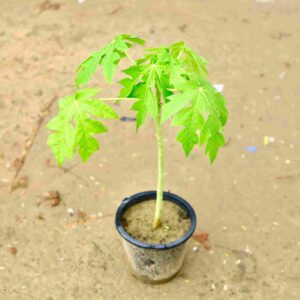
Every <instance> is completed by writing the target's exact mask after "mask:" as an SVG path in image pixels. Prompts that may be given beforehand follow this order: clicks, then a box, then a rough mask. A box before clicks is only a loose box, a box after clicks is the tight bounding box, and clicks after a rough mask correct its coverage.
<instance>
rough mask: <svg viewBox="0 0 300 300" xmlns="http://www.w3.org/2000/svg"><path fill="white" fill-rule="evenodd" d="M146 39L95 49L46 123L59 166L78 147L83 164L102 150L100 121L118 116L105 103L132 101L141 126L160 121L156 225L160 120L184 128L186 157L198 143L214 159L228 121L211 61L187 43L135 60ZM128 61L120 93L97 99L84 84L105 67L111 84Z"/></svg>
mask: <svg viewBox="0 0 300 300" xmlns="http://www.w3.org/2000/svg"><path fill="white" fill-rule="evenodd" d="M135 44H137V45H144V41H143V40H142V39H140V38H138V37H134V36H131V35H126V34H122V35H118V36H116V38H115V39H114V40H113V41H112V42H111V43H109V44H108V45H107V46H105V47H104V48H102V49H101V50H99V51H96V52H95V53H93V54H92V55H91V56H90V57H88V58H87V59H86V60H85V61H84V62H83V63H82V64H81V65H80V66H79V67H78V69H77V70H76V79H75V84H76V91H75V94H74V95H72V96H67V97H65V98H63V99H61V100H60V101H59V112H58V115H57V116H55V117H54V118H53V119H52V120H51V121H50V122H49V123H48V124H47V128H48V129H50V130H52V131H54V133H52V134H51V135H50V136H49V139H48V145H49V146H50V147H51V148H52V151H53V154H54V157H55V159H56V161H57V163H58V165H60V166H61V165H62V164H63V163H64V161H65V160H66V159H72V158H73V157H74V154H75V153H76V151H78V153H79V155H80V157H81V159H82V161H83V162H86V161H87V160H88V159H89V158H90V156H91V155H92V154H93V153H94V152H95V151H97V150H98V149H99V142H98V140H96V139H95V138H94V135H95V134H100V133H105V132H107V131H108V129H107V128H106V127H105V126H104V125H103V124H102V123H101V119H117V118H118V115H117V113H116V112H115V111H114V109H113V108H112V107H111V106H109V105H108V104H106V101H110V100H115V101H127V100H131V101H133V102H134V103H133V105H132V107H131V109H132V110H134V111H136V129H137V130H138V129H139V128H140V127H141V126H142V125H143V124H144V122H145V120H146V118H147V117H148V116H149V117H150V118H152V119H153V120H154V122H155V125H156V137H157V147H158V179H157V199H156V209H155V215H154V221H153V227H154V228H157V227H159V226H160V225H161V215H162V210H163V197H162V196H163V182H164V176H163V174H164V142H163V132H162V124H163V123H164V122H166V121H167V120H169V119H172V125H174V126H179V127H181V129H180V132H179V134H178V135H177V141H178V142H180V143H181V145H182V148H183V150H184V152H185V155H186V156H188V155H189V154H190V153H191V151H192V149H193V148H194V147H195V146H202V145H204V146H205V153H206V154H207V155H208V156H209V159H210V161H211V162H213V161H214V160H215V158H216V156H217V153H218V149H219V148H220V147H221V146H223V145H224V143H225V140H224V135H223V127H224V125H225V123H226V120H227V115H228V113H227V110H226V107H225V98H224V97H223V96H222V95H221V94H220V93H219V92H217V90H216V89H215V88H214V87H213V86H212V85H211V84H210V83H209V82H208V81H207V79H206V76H207V70H206V65H207V61H206V60H205V59H204V58H203V57H202V56H199V55H198V54H197V53H196V52H194V51H193V50H192V49H191V48H189V47H188V46H187V45H186V44H185V43H184V42H178V43H175V44H172V45H170V46H162V47H160V48H150V49H146V50H145V55H144V56H143V57H142V58H139V59H137V60H134V59H133V58H132V57H131V56H130V55H129V54H128V50H129V49H130V48H131V47H132V46H133V45H135ZM124 58H127V59H129V61H130V63H131V66H130V67H129V68H127V69H125V70H123V71H122V72H123V73H124V74H125V78H123V79H122V80H121V81H119V83H120V84H121V86H122V88H121V89H120V93H119V96H118V97H113V98H96V94H97V93H98V92H99V89H93V88H88V87H86V88H82V86H84V85H86V84H87V83H88V82H89V81H90V79H91V78H92V77H93V76H94V74H95V72H96V70H97V68H98V67H99V66H100V65H101V66H102V71H103V74H104V77H105V79H106V80H107V82H108V83H109V84H111V83H112V82H113V78H114V76H115V72H116V68H117V66H118V64H119V62H120V61H121V59H124Z"/></svg>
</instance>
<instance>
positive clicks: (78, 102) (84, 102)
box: [47, 88, 118, 166]
mask: <svg viewBox="0 0 300 300" xmlns="http://www.w3.org/2000/svg"><path fill="white" fill-rule="evenodd" d="M97 92H98V90H96V89H90V88H86V89H82V90H79V91H77V92H76V94H75V95H74V96H68V97H66V98H63V99H61V100H60V102H59V112H58V115H57V116H56V117H54V118H53V119H52V120H50V122H49V123H48V124H47V128H48V129H50V130H52V131H54V133H52V134H51V135H50V136H49V138H48V145H49V146H50V147H51V148H52V152H53V154H54V157H55V159H56V161H57V163H58V165H60V166H61V165H62V164H63V163H64V161H65V160H66V159H72V158H73V156H74V154H75V152H76V150H77V149H78V153H79V155H80V157H81V159H82V160H83V162H85V161H87V160H88V159H89V157H90V156H91V155H92V154H93V153H94V152H95V151H97V150H98V149H99V143H98V141H97V140H96V139H95V138H94V137H93V136H94V135H95V134H100V133H105V132H107V131H108V130H107V128H106V127H105V126H104V125H103V124H102V123H101V122H100V121H99V120H96V119H94V118H95V117H99V118H101V119H116V118H118V115H117V114H116V112H115V111H114V110H113V109H112V108H111V107H110V106H108V105H107V104H106V103H104V102H102V101H101V100H100V99H93V98H91V97H93V96H94V95H95V94H96V93H97Z"/></svg>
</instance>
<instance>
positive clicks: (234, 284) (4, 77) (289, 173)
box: [0, 0, 300, 300]
mask: <svg viewBox="0 0 300 300" xmlns="http://www.w3.org/2000/svg"><path fill="white" fill-rule="evenodd" d="M50 2H51V3H52V6H51V5H48V4H47V5H46V4H45V5H44V6H41V5H42V3H45V0H27V1H20V0H9V1H1V10H0V65H1V68H0V87H1V89H0V299H1V300H2V299H3V300H20V299H22V300H41V299H43V300H44V299H45V300H50V299H52V300H60V299H63V300H82V299H88V300H101V299H102V300H115V299H120V298H121V299H122V300H140V299H143V300H152V299H161V300H169V299H172V300H181V299H189V300H200V299H201V300H219V299H230V300H269V299H272V300H282V299H288V300H298V299H299V295H300V275H299V270H300V254H299V252H300V251H299V250H300V237H299V228H300V201H299V199H300V184H299V183H300V176H299V175H300V171H299V170H300V151H299V149H300V138H299V137H300V122H299V120H300V106H299V94H300V85H299V74H300V51H299V50H300V39H299V33H300V2H299V0H285V1H283V0H269V1H268V0H243V1H241V0H230V1H229V0H227V1H225V0H189V1H182V0H145V1H140V0H130V1H121V0H86V1H84V3H82V4H79V3H78V1H76V0H72V1H70V0H52V1H50ZM48 3H49V2H48ZM55 3H59V4H61V5H60V8H59V9H58V5H55ZM120 33H130V34H138V35H141V36H142V37H143V38H145V39H146V40H147V46H148V47H156V46H158V45H160V44H169V43H172V42H175V41H180V40H184V41H186V42H187V43H188V44H189V45H190V46H191V47H192V48H193V49H195V51H197V52H199V53H200V54H201V55H203V56H204V57H205V58H206V59H207V60H208V61H209V65H208V69H209V80H210V81H212V82H213V83H223V84H224V91H223V94H224V95H225V96H226V98H227V99H228V106H229V121H228V125H227V126H226V130H225V134H226V137H227V138H228V143H227V145H226V147H224V148H223V149H221V150H220V152H219V155H218V158H217V159H216V161H215V162H214V164H213V165H211V164H210V163H209V161H208V159H207V157H204V155H203V149H201V150H200V149H195V151H193V153H192V154H191V155H190V156H189V157H188V158H185V157H184V154H183V152H182V149H181V147H180V145H179V143H178V142H176V134H177V132H178V131H177V130H176V128H175V127H170V126H169V124H164V125H165V126H164V135H165V150H166V159H165V161H166V170H165V171H166V174H165V175H166V176H165V190H166V191H167V190H169V189H170V190H171V191H172V192H173V193H175V194H178V195H179V196H180V195H184V198H185V199H186V200H188V202H189V203H190V204H192V205H193V207H194V209H195V211H196V213H197V216H198V226H199V227H198V230H197V232H199V231H205V232H208V233H209V242H210V246H211V249H210V250H205V249H204V248H203V247H202V246H201V243H199V242H197V241H196V240H194V239H191V240H190V241H189V242H188V243H187V255H186V259H185V263H184V267H183V269H182V271H181V273H180V274H179V276H177V277H176V278H174V279H173V280H172V281H170V282H168V283H166V284H164V285H160V286H157V287H153V286H150V285H145V284H143V283H142V282H139V281H138V280H136V279H135V278H133V277H132V276H130V275H129V274H128V272H127V261H126V258H125V253H124V250H123V248H122V243H121V239H120V236H119V235H118V233H117V232H116V229H115V226H114V217H113V216H114V214H115V211H116V209H117V207H118V206H119V204H120V201H121V200H122V199H124V198H125V197H128V196H130V195H132V194H135V193H137V192H141V191H146V190H153V189H155V186H156V145H155V133H154V126H153V123H152V122H147V123H146V124H145V126H143V128H141V130H140V131H139V132H138V134H136V130H135V124H134V122H121V121H114V122H107V126H108V128H109V131H110V132H109V134H105V135H101V136H100V137H99V141H100V143H101V149H100V151H99V152H97V153H96V154H95V155H94V156H93V157H92V159H91V160H90V161H89V162H87V163H86V164H82V163H81V162H80V159H79V158H78V157H77V158H76V160H75V161H72V162H68V163H67V164H66V165H64V167H63V168H57V167H56V166H55V163H54V161H53V157H52V154H51V152H50V149H49V147H48V146H47V144H46V141H47V136H48V131H47V130H46V129H45V122H47V121H48V120H49V118H50V117H52V116H54V114H56V112H57V107H56V104H57V103H56V102H55V104H54V106H53V107H52V108H51V109H50V116H48V117H47V118H46V119H45V122H44V123H43V124H42V125H41V127H40V129H39V131H38V132H37V135H36V138H35V139H34V142H33V144H32V147H31V148H30V151H29V152H28V155H27V158H26V161H25V163H24V165H23V168H22V169H21V171H20V174H19V176H18V179H21V178H22V177H23V178H22V180H21V183H22V184H21V186H20V187H19V188H17V189H15V190H14V192H12V193H9V192H8V190H9V187H10V185H11V180H12V179H13V178H14V174H15V168H16V166H17V165H18V162H19V161H20V160H21V161H22V157H23V156H22V155H23V153H22V152H23V150H24V149H25V150H26V149H28V144H27V142H28V139H31V138H32V136H33V131H34V130H35V128H37V127H36V126H37V124H39V122H40V117H41V115H42V114H43V110H44V109H45V107H48V105H49V103H51V100H52V99H53V98H54V97H56V98H60V97H64V96H65V95H70V94H71V93H73V92H74V77H73V75H74V69H75V68H76V67H77V66H78V64H79V63H80V62H81V61H82V60H84V59H85V58H86V57H87V55H89V54H90V53H92V52H94V51H96V50H98V49H99V48H100V47H101V46H102V45H104V44H105V43H107V42H109V41H111V40H112V38H113V37H114V35H116V34H120ZM131 50H132V51H130V54H131V55H132V56H133V57H134V58H136V57H138V56H139V55H140V54H141V48H138V47H135V48H133V49H131ZM101 78H102V77H100V76H98V75H96V76H95V80H94V81H93V83H92V84H91V86H96V85H100V86H101V87H102V92H101V94H100V95H102V96H103V97H112V96H115V95H118V89H119V87H120V85H118V84H115V85H112V86H109V87H107V86H106V85H105V84H104V81H103V80H102V79H101ZM118 79H120V78H118ZM129 108H130V104H127V103H121V105H120V106H116V109H117V111H118V113H119V114H120V116H121V117H122V116H126V117H133V116H134V114H132V113H130V112H129ZM268 137H272V138H273V139H269V138H268ZM271 140H272V142H271ZM268 141H269V142H268ZM29 144H30V143H29ZM245 146H256V147H257V151H256V152H255V153H253V152H249V151H247V150H246V149H245ZM18 158H19V160H18ZM26 178H28V180H26ZM27 185H28V186H27ZM26 186H27V187H26ZM49 191H58V192H59V194H60V197H61V202H60V204H59V205H57V206H51V205H48V203H49V204H50V201H49V200H47V202H45V201H44V200H43V199H44V196H45V193H47V192H49ZM40 201H42V203H41V205H38V203H39V202H40ZM72 210H73V211H74V213H71V212H70V211H72ZM78 211H80V213H77V212H78ZM81 212H84V213H86V216H84V214H83V213H81ZM12 247H15V248H16V251H17V252H16V254H15V255H13V254H12V253H11V250H10V249H12ZM13 252H15V250H13ZM116 286H117V287H116Z"/></svg>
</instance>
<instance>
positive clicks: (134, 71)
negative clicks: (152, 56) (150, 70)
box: [119, 65, 144, 98]
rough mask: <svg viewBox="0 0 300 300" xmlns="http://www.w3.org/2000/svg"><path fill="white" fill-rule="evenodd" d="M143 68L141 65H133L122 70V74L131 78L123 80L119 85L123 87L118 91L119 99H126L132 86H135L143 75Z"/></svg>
mask: <svg viewBox="0 0 300 300" xmlns="http://www.w3.org/2000/svg"><path fill="white" fill-rule="evenodd" d="M143 70H144V67H143V66H141V65H134V66H131V67H129V68H128V69H125V70H123V73H125V74H126V75H129V76H131V78H128V77H127V78H124V79H122V80H121V81H119V83H120V84H121V85H123V88H122V89H121V91H120V94H119V98H125V97H128V96H129V95H130V94H131V92H132V91H133V88H134V86H135V85H136V84H137V82H138V80H139V79H140V76H141V75H142V74H143Z"/></svg>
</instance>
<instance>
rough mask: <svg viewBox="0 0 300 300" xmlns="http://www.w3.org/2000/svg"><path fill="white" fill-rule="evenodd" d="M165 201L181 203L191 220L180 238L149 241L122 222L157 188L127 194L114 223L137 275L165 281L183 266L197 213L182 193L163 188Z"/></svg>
mask: <svg viewBox="0 0 300 300" xmlns="http://www.w3.org/2000/svg"><path fill="white" fill-rule="evenodd" d="M163 198H164V200H165V201H170V202H172V203H174V204H176V205H178V206H180V207H181V208H182V209H183V210H184V211H185V212H186V213H187V215H188V217H189V218H190V220H191V227H190V228H189V230H188V231H187V232H186V233H185V234H184V235H183V236H182V237H181V238H179V239H178V240H176V241H174V242H171V243H167V244H147V243H143V242H141V241H138V240H136V239H134V238H132V237H131V236H130V235H129V234H128V233H127V232H126V231H125V229H124V228H123V226H122V222H121V219H122V216H123V214H124V213H125V211H126V210H127V209H128V208H129V207H131V206H133V205H135V204H137V203H140V202H143V201H147V200H153V199H156V191H148V192H142V193H138V194H135V195H132V196H131V197H129V198H125V199H124V200H123V202H122V203H121V205H120V206H119V208H118V210H117V213H116V217H115V224H116V228H117V230H118V232H119V233H120V235H121V236H122V238H123V239H122V240H123V245H124V248H125V251H126V253H127V256H128V259H129V261H130V264H131V266H132V269H133V271H134V273H135V275H136V276H137V277H138V278H140V279H142V280H144V281H147V282H150V283H159V282H164V281H167V280H169V279H171V278H172V277H174V276H175V275H176V274H177V273H178V271H179V270H180V268H181V266H182V264H183V260H184V256H185V245H186V241H187V240H188V239H189V238H190V237H191V236H192V234H193V232H194V231H195V228H196V222H197V220H196V214H195V211H194V209H193V208H192V206H191V205H190V204H189V203H188V202H187V201H185V200H184V199H182V198H181V197H179V196H177V195H175V194H172V193H168V192H164V193H163Z"/></svg>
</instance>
